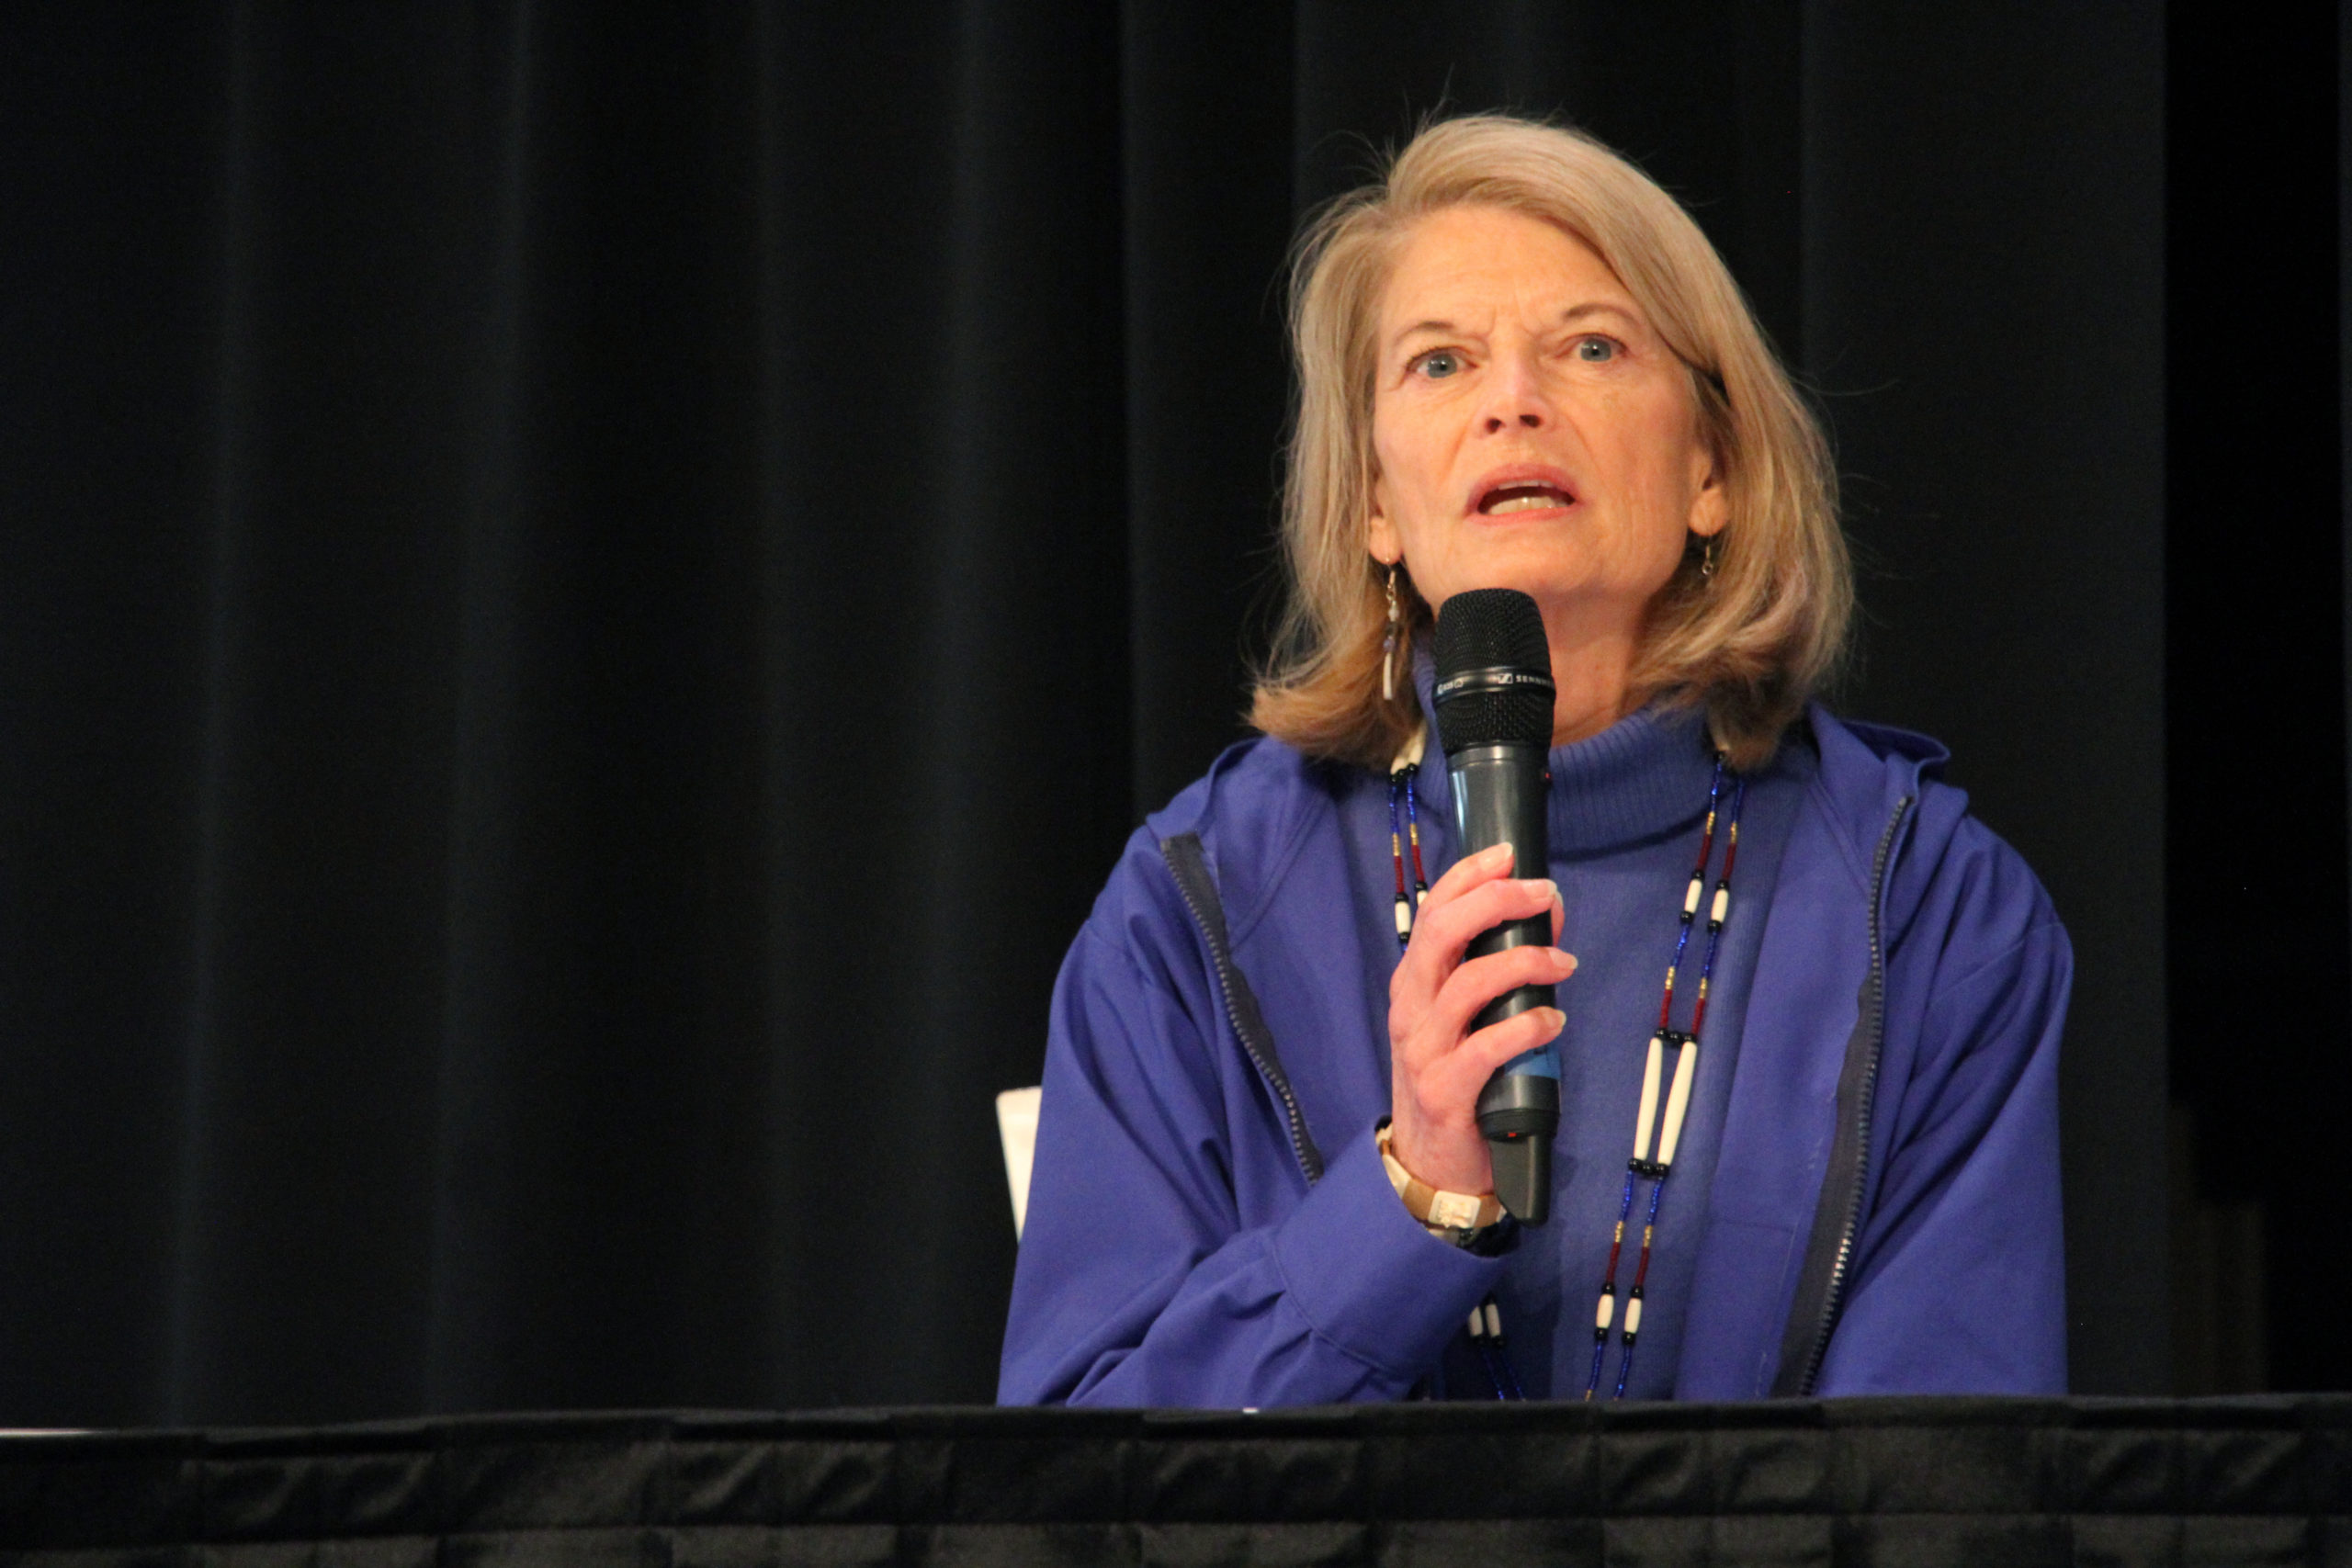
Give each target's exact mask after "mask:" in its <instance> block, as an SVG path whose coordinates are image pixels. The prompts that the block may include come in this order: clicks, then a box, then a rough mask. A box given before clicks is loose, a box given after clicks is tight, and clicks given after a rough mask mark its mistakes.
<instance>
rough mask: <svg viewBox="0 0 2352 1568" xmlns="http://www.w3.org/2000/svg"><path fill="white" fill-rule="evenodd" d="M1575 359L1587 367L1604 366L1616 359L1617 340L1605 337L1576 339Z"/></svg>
mask: <svg viewBox="0 0 2352 1568" xmlns="http://www.w3.org/2000/svg"><path fill="white" fill-rule="evenodd" d="M1616 357H1617V340H1616V339H1615V338H1607V337H1580V338H1578V339H1577V358H1578V359H1581V360H1583V361H1584V362H1585V363H1586V364H1587V365H1606V364H1607V363H1608V362H1609V361H1611V360H1612V359H1614V358H1616Z"/></svg>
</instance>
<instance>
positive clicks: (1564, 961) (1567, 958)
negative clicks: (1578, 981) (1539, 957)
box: [1552, 947, 1577, 975]
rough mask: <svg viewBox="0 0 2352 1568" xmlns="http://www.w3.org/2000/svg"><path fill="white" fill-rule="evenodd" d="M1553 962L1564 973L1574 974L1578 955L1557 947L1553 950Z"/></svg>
mask: <svg viewBox="0 0 2352 1568" xmlns="http://www.w3.org/2000/svg"><path fill="white" fill-rule="evenodd" d="M1552 964H1553V967H1555V968H1556V969H1557V970H1559V972H1560V973H1561V974H1563V975H1573V974H1575V973H1576V967H1577V955H1576V954H1575V953H1569V952H1566V950H1564V949H1561V948H1557V947H1555V948H1554V949H1553V950H1552Z"/></svg>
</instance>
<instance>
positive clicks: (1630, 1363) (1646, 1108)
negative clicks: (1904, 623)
mask: <svg viewBox="0 0 2352 1568" xmlns="http://www.w3.org/2000/svg"><path fill="white" fill-rule="evenodd" d="M1723 790H1724V758H1723V753H1721V752H1717V753H1716V754H1715V776H1714V782H1713V784H1709V785H1708V787H1707V823H1706V826H1705V827H1704V828H1703V829H1701V830H1700V834H1699V863H1698V864H1697V865H1695V866H1693V867H1692V868H1691V882H1690V886H1687V887H1686V888H1684V889H1683V893H1682V913H1681V915H1680V917H1679V921H1678V924H1679V930H1678V931H1676V933H1675V938H1674V960H1673V962H1672V963H1670V964H1668V965H1667V966H1666V994H1665V995H1664V996H1663V997H1661V998H1659V1000H1658V1004H1657V1030H1656V1031H1655V1032H1653V1033H1652V1034H1651V1035H1650V1050H1649V1060H1648V1062H1647V1063H1646V1064H1645V1065H1644V1066H1643V1068H1642V1103H1641V1109H1640V1110H1639V1111H1636V1112H1634V1157H1633V1158H1632V1159H1630V1160H1628V1161H1626V1162H1625V1195H1624V1197H1623V1199H1622V1200H1621V1201H1619V1203H1618V1205H1617V1230H1616V1233H1615V1235H1611V1237H1610V1241H1609V1267H1608V1269H1607V1270H1606V1271H1605V1272H1604V1273H1603V1274H1602V1276H1601V1280H1600V1305H1599V1306H1598V1307H1597V1308H1595V1309H1594V1312H1593V1320H1592V1371H1591V1375H1590V1376H1589V1377H1588V1378H1587V1379H1586V1380H1585V1385H1584V1396H1585V1398H1587V1399H1590V1398H1591V1397H1592V1396H1593V1395H1594V1394H1595V1393H1598V1392H1600V1371H1601V1363H1602V1361H1603V1360H1604V1359H1606V1358H1607V1356H1608V1353H1609V1330H1610V1327H1611V1321H1612V1320H1613V1319H1614V1318H1615V1316H1616V1310H1617V1260H1618V1258H1619V1257H1620V1255H1622V1254H1623V1251H1624V1248H1625V1222H1626V1221H1627V1220H1628V1219H1630V1218H1631V1217H1632V1216H1633V1213H1634V1185H1635V1183H1637V1182H1640V1181H1644V1180H1646V1181H1648V1182H1649V1184H1650V1207H1649V1214H1648V1216H1647V1217H1646V1218H1645V1220H1644V1221H1643V1222H1642V1251H1641V1258H1640V1261H1639V1262H1637V1263H1636V1264H1634V1282H1633V1286H1632V1288H1631V1289H1630V1290H1628V1291H1627V1292H1625V1324H1624V1327H1623V1331H1622V1334H1621V1342H1622V1343H1623V1346H1624V1352H1623V1355H1622V1356H1621V1357H1620V1358H1619V1359H1618V1362H1617V1386H1616V1388H1615V1389H1614V1390H1613V1391H1612V1392H1611V1395H1610V1397H1611V1398H1612V1399H1623V1398H1624V1397H1625V1383H1626V1380H1627V1379H1629V1378H1631V1377H1632V1376H1633V1375H1634V1343H1635V1341H1636V1340H1637V1339H1639V1337H1640V1336H1641V1329H1642V1290H1643V1287H1644V1286H1645V1284H1647V1282H1648V1280H1649V1272H1650V1244H1651V1242H1652V1241H1653V1240H1654V1239H1655V1238H1656V1237H1657V1207H1658V1202H1659V1200H1661V1199H1662V1198H1664V1197H1665V1196H1666V1179H1667V1175H1668V1172H1669V1171H1670V1170H1672V1168H1673V1166H1674V1152H1675V1147H1676V1145H1679V1143H1680V1142H1681V1141H1682V1119H1683V1117H1684V1116H1685V1115H1687V1114H1688V1113H1689V1112H1690V1110H1691V1084H1692V1082H1693V1080H1695V1079H1696V1078H1697V1077H1698V1076H1699V1032H1700V1030H1701V1029H1702V1028H1704V1027H1705V1025H1706V1021H1707V982H1708V980H1709V979H1710V978H1711V977H1712V976H1713V974H1714V972H1715V951H1716V949H1717V948H1718V947H1720V946H1721V945H1722V942H1723V934H1724V920H1726V919H1729V918H1730V915H1731V868H1732V862H1734V861H1735V860H1736V859H1737V858H1738V857H1739V808H1740V806H1741V805H1742V803H1744V802H1745V801H1746V800H1747V780H1746V779H1739V778H1735V780H1734V781H1733V785H1732V796H1731V820H1730V823H1729V826H1728V828H1727V829H1726V831H1725V833H1724V867H1723V871H1722V873H1721V874H1719V875H1718V876H1717V877H1716V878H1715V896H1714V898H1713V901H1712V902H1710V903H1709V905H1708V908H1707V953H1706V957H1705V958H1704V959H1702V961H1701V963H1700V965H1699V995H1698V1000H1697V1006H1696V1007H1695V1008H1694V1009H1693V1010H1692V1011H1691V1027H1690V1029H1689V1030H1688V1031H1687V1032H1678V1031H1677V1030H1675V1029H1673V1028H1672V1027H1671V1024H1672V1021H1673V1012H1674V976H1675V975H1676V974H1677V973H1678V972H1679V970H1680V969H1681V967H1682V958H1683V954H1684V953H1685V952H1686V951H1687V950H1688V949H1689V947H1690V945H1691V927H1692V926H1693V925H1694V924H1696V923H1697V918H1698V914H1699V900H1700V898H1701V897H1702V896H1703V895H1704V894H1705V892H1706V886H1707V862H1708V860H1709V859H1710V858H1711V857H1712V856H1713V853H1714V847H1715V807H1716V806H1717V805H1718V804H1719V803H1720V802H1721V800H1722V799H1723ZM1668 1043H1672V1044H1673V1045H1674V1046H1675V1047H1676V1052H1675V1059H1674V1085H1673V1087H1672V1088H1671V1089H1668V1091H1667V1096H1666V1113H1665V1116H1664V1118H1663V1120H1662V1121H1661V1120H1660V1118H1659V1116H1658V1103H1657V1091H1658V1082H1659V1079H1660V1078H1661V1077H1664V1076H1665V1066H1666V1048H1667V1045H1668ZM1653 1130H1655V1131H1656V1132H1657V1159H1655V1160H1653V1159H1651V1158H1650V1157H1649V1155H1650V1134H1651V1133H1652V1131H1653Z"/></svg>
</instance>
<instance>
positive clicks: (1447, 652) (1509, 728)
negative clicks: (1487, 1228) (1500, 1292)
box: [1436, 588, 1560, 1225]
mask: <svg viewBox="0 0 2352 1568" xmlns="http://www.w3.org/2000/svg"><path fill="white" fill-rule="evenodd" d="M1436 642H1437V649H1436V654H1437V677H1438V680H1437V722H1438V732H1439V735H1440V738H1441V739H1442V741H1443V743H1444V746H1445V763H1446V771H1447V773H1448V774H1449V776H1450V777H1451V780H1452V782H1453V825H1454V831H1455V833H1456V835H1457V837H1458V839H1459V841H1460V843H1461V850H1462V853H1463V854H1464V855H1474V854H1476V853H1478V852H1480V851H1482V850H1486V849H1490V848H1492V847H1493V846H1494V845H1496V844H1499V843H1508V844H1510V846H1511V854H1512V868H1511V874H1513V875H1514V876H1520V877H1533V876H1543V875H1545V874H1547V867H1548V866H1549V864H1550V863H1551V846H1550V841H1549V840H1550V834H1549V831H1548V829H1547V826H1546V824H1547V820H1548V817H1547V809H1546V806H1545V800H1544V797H1545V795H1546V793H1547V792H1548V790H1549V788H1550V785H1551V769H1550V766H1549V756H1550V751H1551V740H1552V699H1553V691H1554V688H1553V684H1552V657H1551V649H1550V646H1549V645H1548V643H1547V642H1546V641H1545V639H1544V619H1543V615H1541V613H1540V612H1539V611H1538V610H1537V609H1536V607H1535V602H1534V601H1533V600H1532V599H1530V598H1529V597H1528V596H1527V595H1526V594H1524V593H1521V592H1517V591H1516V590H1513V589H1508V588H1486V589H1477V590H1474V591H1472V592H1464V593H1457V594H1455V595H1454V596H1453V598H1451V599H1449V600H1447V601H1446V604H1445V608H1444V610H1443V611H1442V613H1441V614H1440V615H1439V617H1438V629H1437V638H1436ZM1551 942H1552V920H1551V917H1550V916H1549V915H1535V916H1531V917H1529V918H1527V919H1517V920H1505V921H1504V922H1503V923H1502V924H1500V925H1498V926H1496V927H1494V928H1493V929H1491V930H1489V931H1482V932H1480V933H1479V934H1478V935H1477V936H1476V938H1474V939H1473V940H1472V942H1471V943H1470V946H1469V952H1468V954H1467V956H1469V957H1472V958H1481V957H1484V956H1486V955H1487V954H1488V953H1500V952H1503V951H1504V950H1506V949H1508V948H1513V947H1524V946H1527V945H1529V944H1531V943H1532V944H1538V945H1543V946H1549V945H1550V944H1551ZM1552 1005H1553V987H1550V986H1520V987H1515V988H1513V989H1511V990H1509V991H1506V992H1504V993H1503V994H1502V995H1501V996H1499V997H1497V998H1495V999H1494V1000H1493V1001H1491V1002H1489V1003H1487V1005H1486V1006H1485V1007H1484V1008H1482V1009H1480V1010H1479V1011H1478V1014H1477V1016H1476V1018H1474V1019H1473V1020H1472V1021H1471V1027H1472V1028H1473V1029H1483V1028H1485V1027H1486V1026H1487V1025H1488V1024H1490V1023H1498V1022H1500V1021H1502V1020H1504V1019H1507V1018H1511V1017H1515V1016H1517V1015H1518V1014H1520V1013H1522V1012H1525V1011H1527V1010H1530V1009H1531V1008H1539V1007H1550V1006H1552ZM1559 1126H1560V1056H1559V1050H1558V1047H1557V1045H1556V1043H1546V1044H1544V1045H1542V1046H1540V1047H1538V1048H1537V1049H1535V1050H1533V1051H1530V1052H1528V1053H1527V1054H1526V1055H1522V1056H1520V1057H1517V1058H1515V1059H1513V1060H1512V1061H1510V1062H1509V1063H1506V1064H1505V1065H1504V1066H1502V1067H1501V1068H1500V1069H1499V1070H1498V1071H1497V1072H1496V1074H1495V1075H1494V1077H1491V1078H1489V1079H1488V1080H1487V1087H1486V1089H1484V1090H1483V1091H1481V1092H1480V1094H1479V1096H1478V1131H1479V1132H1480V1133H1481V1134H1484V1135H1485V1137H1486V1139H1487V1154H1488V1156H1489V1157H1490V1159H1491V1160H1492V1162H1493V1165H1494V1172H1495V1196H1496V1197H1497V1198H1498V1200H1500V1201H1501V1202H1502V1206H1503V1207H1504V1209H1506V1210H1507V1211H1509V1212H1510V1214H1511V1215H1512V1216H1513V1217H1514V1218H1516V1219H1517V1220H1519V1221H1520V1222H1521V1224H1531V1225H1535V1224H1543V1223H1544V1220H1545V1219H1546V1218H1547V1217H1548V1216H1549V1215H1550V1213H1551V1208H1552V1140H1553V1138H1554V1136H1555V1134H1557V1133H1558V1131H1559Z"/></svg>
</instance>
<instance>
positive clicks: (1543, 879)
mask: <svg viewBox="0 0 2352 1568" xmlns="http://www.w3.org/2000/svg"><path fill="white" fill-rule="evenodd" d="M1525 886H1526V888H1527V890H1528V891H1529V892H1530V893H1532V894H1533V895H1535V897H1538V898H1541V899H1543V900H1544V902H1545V903H1547V904H1548V903H1550V902H1551V901H1552V900H1553V899H1555V898H1557V897H1559V896H1560V889H1559V886H1558V885H1557V884H1555V882H1553V880H1552V879H1551V878H1550V877H1548V876H1539V877H1537V878H1535V879H1534V880H1533V881H1532V882H1529V883H1527V884H1525Z"/></svg>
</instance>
